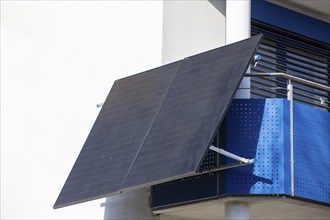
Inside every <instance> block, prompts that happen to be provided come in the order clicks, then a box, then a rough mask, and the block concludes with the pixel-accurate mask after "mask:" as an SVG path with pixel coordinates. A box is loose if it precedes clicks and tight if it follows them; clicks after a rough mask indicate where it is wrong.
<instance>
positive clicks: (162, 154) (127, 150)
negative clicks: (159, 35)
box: [54, 35, 261, 208]
mask: <svg viewBox="0 0 330 220" xmlns="http://www.w3.org/2000/svg"><path fill="white" fill-rule="evenodd" d="M260 40H261V36H260V35H259V36H255V37H252V38H250V39H247V40H243V41H240V42H237V43H234V44H231V45H228V46H224V47H220V48H217V49H214V50H211V51H207V52H204V53H201V54H197V55H194V56H191V57H188V58H186V59H183V60H181V61H178V62H175V63H171V64H168V65H165V66H161V67H159V68H156V69H153V70H149V71H146V72H144V73H140V74H137V75H134V76H131V77H127V78H124V79H121V80H117V81H116V82H115V84H114V86H113V88H112V89H111V91H110V93H109V96H108V98H107V99H106V101H105V104H104V106H103V108H102V110H101V112H100V114H99V116H98V118H97V120H96V122H95V124H94V126H93V128H92V130H91V133H90V134H89V136H88V138H87V140H86V143H85V145H84V147H83V149H82V151H81V152H80V154H79V156H78V158H77V161H76V163H75V165H74V167H73V169H72V171H71V173H70V175H69V177H68V179H67V181H66V183H65V185H64V187H63V189H62V191H61V193H60V195H59V197H58V199H57V201H56V203H55V206H54V208H59V207H63V206H67V205H72V204H75V203H80V202H84V201H88V200H93V199H97V198H102V197H106V196H109V195H112V194H115V193H119V192H121V191H125V190H132V189H135V188H141V187H145V186H150V185H153V184H156V183H161V182H166V181H169V180H173V179H177V178H183V177H186V176H189V175H193V174H195V173H196V172H198V170H199V167H200V165H201V163H202V161H203V158H204V156H205V154H206V152H207V150H208V147H209V145H210V143H211V141H212V140H213V137H214V135H215V132H216V130H217V128H218V127H219V126H220V123H221V121H222V120H223V118H224V116H225V114H226V111H227V109H228V107H229V105H230V103H231V101H232V99H233V97H234V95H235V93H236V91H237V88H238V86H239V84H240V82H241V80H242V78H243V75H244V73H245V72H246V70H247V68H248V66H249V64H250V62H251V59H252V57H253V55H254V53H255V51H256V47H257V46H258V44H259V41H260Z"/></svg>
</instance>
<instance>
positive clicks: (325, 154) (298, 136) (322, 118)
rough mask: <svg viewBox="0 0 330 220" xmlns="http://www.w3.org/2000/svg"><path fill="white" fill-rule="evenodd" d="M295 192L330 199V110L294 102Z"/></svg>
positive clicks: (309, 197) (312, 197)
mask: <svg viewBox="0 0 330 220" xmlns="http://www.w3.org/2000/svg"><path fill="white" fill-rule="evenodd" d="M294 149H295V153H294V160H295V163H294V164H295V182H294V183H295V195H296V196H298V197H301V198H306V199H311V200H315V201H320V202H324V203H328V204H329V203H330V113H329V112H326V111H323V110H319V109H316V108H313V107H311V106H306V105H303V104H299V103H295V104H294Z"/></svg>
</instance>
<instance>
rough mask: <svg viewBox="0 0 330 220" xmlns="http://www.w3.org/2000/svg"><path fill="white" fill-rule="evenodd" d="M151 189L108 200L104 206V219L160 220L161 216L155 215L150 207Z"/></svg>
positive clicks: (116, 196)
mask: <svg viewBox="0 0 330 220" xmlns="http://www.w3.org/2000/svg"><path fill="white" fill-rule="evenodd" d="M149 195H150V188H144V189H138V190H133V191H129V192H124V193H122V194H119V195H115V196H110V197H108V198H106V202H105V203H103V204H101V206H104V208H105V209H104V219H108V220H112V219H113V220H118V219H125V220H129V219H146V220H148V219H152V220H158V219H159V216H156V215H153V214H152V213H151V209H150V207H149Z"/></svg>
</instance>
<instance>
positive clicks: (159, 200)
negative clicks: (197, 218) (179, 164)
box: [151, 138, 218, 208]
mask: <svg viewBox="0 0 330 220" xmlns="http://www.w3.org/2000/svg"><path fill="white" fill-rule="evenodd" d="M216 139H217V138H215V140H214V141H213V143H212V144H213V145H217V144H216ZM217 161H218V157H217V153H215V152H214V151H208V152H207V154H206V156H205V158H204V160H203V163H202V165H201V169H207V168H211V167H215V166H217V163H218V162H217ZM217 193H218V174H216V173H212V174H204V175H198V176H192V177H187V178H182V179H179V180H174V181H170V182H166V183H162V184H158V185H154V186H152V187H151V194H152V204H151V206H152V207H153V208H159V207H164V206H168V205H173V204H180V203H184V202H189V201H196V200H201V199H207V198H211V197H215V196H217V195H218V194H217Z"/></svg>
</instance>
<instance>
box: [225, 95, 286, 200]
mask: <svg viewBox="0 0 330 220" xmlns="http://www.w3.org/2000/svg"><path fill="white" fill-rule="evenodd" d="M288 104H289V103H288V101H287V100H284V99H258V100H235V101H234V102H233V103H232V105H231V108H230V110H229V111H228V114H227V150H229V151H230V152H232V153H235V154H237V155H240V156H242V157H245V158H255V163H254V164H252V165H249V166H244V167H240V168H235V169H230V170H227V171H225V172H224V176H223V178H224V179H225V181H226V189H225V192H226V193H227V194H285V193H287V192H289V187H290V184H289V183H290V182H289V181H290V179H289V178H290V173H288V172H285V170H287V169H289V132H288V128H289V123H288V122H289V118H288V116H289V111H288V108H287V106H288ZM230 162H233V161H232V160H231V159H226V163H230Z"/></svg>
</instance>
